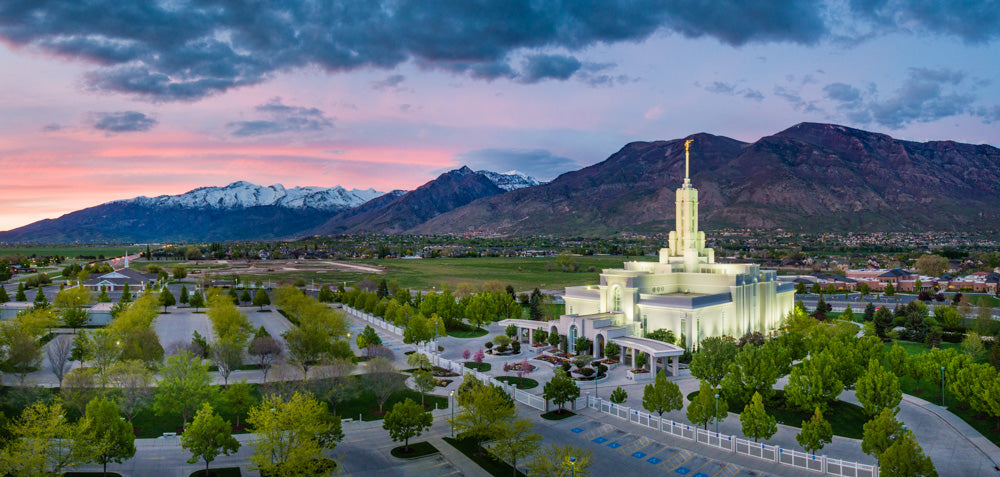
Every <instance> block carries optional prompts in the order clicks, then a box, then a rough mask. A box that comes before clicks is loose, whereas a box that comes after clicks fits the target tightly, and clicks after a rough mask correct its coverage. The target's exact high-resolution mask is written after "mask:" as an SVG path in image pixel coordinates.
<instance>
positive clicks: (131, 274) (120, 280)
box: [84, 268, 158, 292]
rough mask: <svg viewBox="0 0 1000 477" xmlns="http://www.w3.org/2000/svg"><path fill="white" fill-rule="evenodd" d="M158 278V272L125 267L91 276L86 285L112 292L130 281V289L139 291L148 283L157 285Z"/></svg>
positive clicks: (97, 289) (93, 288) (95, 289)
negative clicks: (143, 271)
mask: <svg viewBox="0 0 1000 477" xmlns="http://www.w3.org/2000/svg"><path fill="white" fill-rule="evenodd" d="M157 279H158V277H157V276H156V274H152V273H142V272H140V271H137V270H132V269H131V268H123V269H121V270H115V271H113V272H111V273H105V274H104V275H100V276H97V277H94V278H91V279H90V280H87V283H84V286H86V287H88V288H90V289H91V290H94V291H100V290H101V288H104V289H105V290H107V291H109V292H111V291H116V290H121V289H123V288H125V284H126V283H128V287H129V289H130V290H133V291H138V290H142V289H144V288H146V286H147V285H150V286H153V285H156V280H157Z"/></svg>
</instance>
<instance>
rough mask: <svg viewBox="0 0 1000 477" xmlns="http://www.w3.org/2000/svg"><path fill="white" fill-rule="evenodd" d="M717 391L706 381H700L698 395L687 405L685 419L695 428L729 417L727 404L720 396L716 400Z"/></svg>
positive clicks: (706, 427) (706, 426)
mask: <svg viewBox="0 0 1000 477" xmlns="http://www.w3.org/2000/svg"><path fill="white" fill-rule="evenodd" d="M716 394H717V391H716V390H715V389H713V388H712V386H711V385H710V384H709V383H708V382H707V381H702V382H701V385H699V387H698V394H697V395H696V396H695V397H694V399H692V400H691V402H690V403H688V408H687V418H688V420H689V421H691V423H692V424H694V425H696V426H704V427H705V429H708V425H709V424H711V423H713V422H715V421H722V420H723V419H725V418H726V416H728V415H729V404H728V403H727V402H726V400H725V399H723V398H722V396H719V397H718V398H716V397H715V396H716Z"/></svg>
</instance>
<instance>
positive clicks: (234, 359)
mask: <svg viewBox="0 0 1000 477" xmlns="http://www.w3.org/2000/svg"><path fill="white" fill-rule="evenodd" d="M245 347H246V345H245V344H244V343H242V342H239V341H235V340H233V339H232V338H229V337H227V338H223V339H220V340H218V341H215V342H214V343H212V345H211V346H210V347H209V349H210V350H211V351H209V356H210V357H211V359H212V363H213V364H215V366H216V368H217V369H218V371H219V376H222V382H223V385H225V386H228V385H229V375H230V374H232V372H233V371H235V370H237V369H239V367H240V366H241V365H242V364H243V349H244V348H245Z"/></svg>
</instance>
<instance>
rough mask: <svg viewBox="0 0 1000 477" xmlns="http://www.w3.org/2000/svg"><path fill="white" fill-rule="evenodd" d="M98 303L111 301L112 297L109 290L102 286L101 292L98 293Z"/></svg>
mask: <svg viewBox="0 0 1000 477" xmlns="http://www.w3.org/2000/svg"><path fill="white" fill-rule="evenodd" d="M97 302H98V303H111V297H110V296H108V291H107V290H105V289H104V287H101V294H100V295H97Z"/></svg>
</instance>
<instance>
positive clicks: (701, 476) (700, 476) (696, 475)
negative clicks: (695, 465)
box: [692, 472, 708, 477]
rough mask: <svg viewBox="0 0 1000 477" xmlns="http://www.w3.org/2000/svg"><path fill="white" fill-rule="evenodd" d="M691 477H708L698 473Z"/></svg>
mask: <svg viewBox="0 0 1000 477" xmlns="http://www.w3.org/2000/svg"><path fill="white" fill-rule="evenodd" d="M692 477H708V476H707V475H705V474H702V473H701V472H698V473H697V474H694V475H693V476H692Z"/></svg>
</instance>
